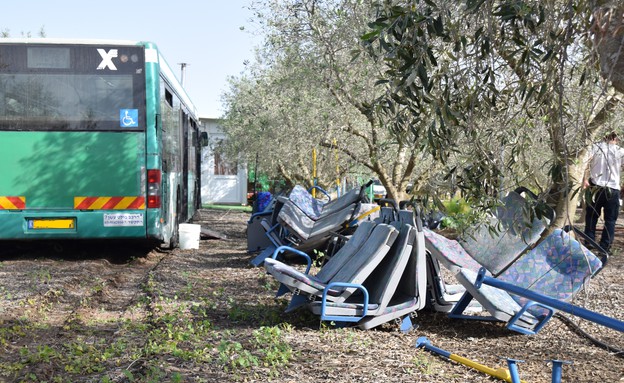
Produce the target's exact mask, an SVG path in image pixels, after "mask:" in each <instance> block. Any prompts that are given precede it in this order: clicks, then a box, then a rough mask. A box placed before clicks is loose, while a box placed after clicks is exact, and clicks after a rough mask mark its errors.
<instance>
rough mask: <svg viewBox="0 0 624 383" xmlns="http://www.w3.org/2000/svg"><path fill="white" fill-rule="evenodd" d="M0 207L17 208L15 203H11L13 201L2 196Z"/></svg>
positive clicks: (6, 208)
mask: <svg viewBox="0 0 624 383" xmlns="http://www.w3.org/2000/svg"><path fill="white" fill-rule="evenodd" d="M0 208H2V209H4V210H12V209H15V205H13V203H11V201H9V200H8V199H7V198H5V197H0Z"/></svg>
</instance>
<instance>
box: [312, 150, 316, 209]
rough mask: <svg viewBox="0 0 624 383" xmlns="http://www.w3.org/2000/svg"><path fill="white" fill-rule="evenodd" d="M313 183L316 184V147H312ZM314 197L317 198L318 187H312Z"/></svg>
mask: <svg viewBox="0 0 624 383" xmlns="http://www.w3.org/2000/svg"><path fill="white" fill-rule="evenodd" d="M312 183H313V184H314V186H316V148H314V149H312ZM312 197H314V198H316V188H314V189H312Z"/></svg>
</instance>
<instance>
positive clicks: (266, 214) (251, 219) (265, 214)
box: [247, 210, 273, 224]
mask: <svg viewBox="0 0 624 383" xmlns="http://www.w3.org/2000/svg"><path fill="white" fill-rule="evenodd" d="M271 214H273V211H272V210H271V211H263V212H260V213H254V214H252V215H251V217H249V221H247V223H248V224H250V223H252V222H253V220H254V219H255V218H257V217H266V216H269V215H271Z"/></svg>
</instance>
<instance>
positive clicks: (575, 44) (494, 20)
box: [363, 0, 621, 225]
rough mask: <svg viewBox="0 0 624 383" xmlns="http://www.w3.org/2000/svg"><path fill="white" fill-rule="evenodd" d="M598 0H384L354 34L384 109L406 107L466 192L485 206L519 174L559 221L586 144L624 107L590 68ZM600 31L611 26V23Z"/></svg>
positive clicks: (427, 146)
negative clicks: (455, 162) (362, 43)
mask: <svg viewBox="0 0 624 383" xmlns="http://www.w3.org/2000/svg"><path fill="white" fill-rule="evenodd" d="M595 7H596V4H593V3H592V2H588V1H584V0H572V1H556V0H553V1H548V2H543V1H537V0H524V1H523V0H508V1H494V0H489V1H488V0H465V1H461V2H456V1H447V0H427V1H385V2H381V3H379V4H378V11H379V13H378V16H377V18H376V20H375V21H373V22H372V23H371V24H370V30H369V31H368V32H367V33H366V34H365V35H364V36H363V37H364V39H365V40H366V41H367V44H368V52H369V53H370V54H371V55H372V56H373V57H376V58H379V57H383V58H384V60H385V62H386V63H387V65H388V69H387V70H386V71H385V73H384V76H382V77H381V81H382V82H384V84H386V94H385V96H384V98H383V100H384V103H385V104H381V105H382V109H383V111H384V112H386V113H390V114H392V113H393V110H392V107H394V106H396V105H401V106H409V108H410V110H411V112H412V113H413V120H415V121H416V126H415V128H414V129H416V130H417V132H418V136H420V137H425V139H423V149H424V150H427V151H428V152H429V153H432V154H433V155H434V156H435V158H436V159H438V160H439V161H440V162H443V163H448V162H449V160H450V159H452V158H457V157H461V158H462V161H461V162H459V164H460V166H455V167H452V168H450V169H449V170H450V173H452V174H454V175H455V176H456V178H457V180H458V185H459V186H460V187H462V188H463V190H464V192H465V193H466V195H467V196H469V197H470V198H471V199H472V200H473V201H474V202H479V203H483V204H484V205H490V203H488V199H489V200H490V202H491V201H492V200H495V199H496V198H497V197H498V195H499V194H500V193H501V192H504V191H506V190H509V189H511V188H513V187H515V186H516V185H518V184H524V185H523V186H529V187H531V188H533V189H535V190H539V191H542V196H543V197H544V200H545V201H547V202H548V203H549V204H550V205H551V206H553V207H555V210H556V213H557V217H558V219H557V221H556V222H554V225H561V224H563V222H565V221H568V220H569V219H570V218H571V215H570V214H569V212H571V211H572V212H573V211H574V205H573V204H574V203H575V198H574V197H575V195H576V193H577V191H578V185H579V181H580V178H581V176H582V172H583V170H584V167H585V161H586V157H587V150H588V147H589V145H590V144H591V143H592V142H594V141H595V140H597V139H598V138H599V137H600V136H601V135H602V134H603V133H604V132H606V131H607V130H609V129H612V127H613V126H612V125H613V122H612V121H610V120H609V118H610V117H611V116H613V114H614V113H615V112H616V111H617V110H618V109H620V108H621V102H620V95H619V94H618V93H617V92H614V91H613V88H611V87H610V84H611V82H610V81H609V80H610V79H612V78H614V77H613V75H612V73H613V71H611V76H610V77H609V78H606V77H605V76H604V74H605V70H604V69H603V71H602V75H603V76H601V72H600V70H599V65H598V63H599V59H598V58H599V55H598V54H597V53H598V51H597V50H596V49H595V48H596V45H594V44H593V40H592V39H593V37H594V36H595V35H594V34H592V32H591V31H592V28H594V29H595V28H597V26H596V23H597V22H598V19H597V18H596V17H595V16H593V15H594V12H595ZM606 13H608V12H604V11H603V13H602V14H606ZM619 16H620V19H621V12H620V15H619ZM603 24H604V23H603ZM600 30H603V31H607V32H605V34H607V35H608V34H609V33H611V34H613V32H608V31H611V26H608V27H606V26H604V25H602V26H601V27H600ZM618 33H619V32H618ZM603 61H604V60H603ZM607 67H608V64H607ZM611 67H612V68H614V66H613V64H611ZM457 143H469V145H458V144H457ZM538 213H539V211H538Z"/></svg>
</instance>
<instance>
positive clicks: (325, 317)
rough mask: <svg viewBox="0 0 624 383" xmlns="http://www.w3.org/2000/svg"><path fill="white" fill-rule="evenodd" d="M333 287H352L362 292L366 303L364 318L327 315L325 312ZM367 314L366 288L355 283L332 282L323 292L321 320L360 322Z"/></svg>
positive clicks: (364, 303) (363, 312)
mask: <svg viewBox="0 0 624 383" xmlns="http://www.w3.org/2000/svg"><path fill="white" fill-rule="evenodd" d="M332 287H352V288H356V289H358V290H362V293H363V294H364V302H363V305H364V306H363V310H362V316H359V317H347V316H339V315H325V310H326V306H327V293H328V292H329V290H330V289H331V288H332ZM367 314H368V291H367V290H366V287H364V286H362V285H358V284H355V283H344V282H332V283H330V284H328V285H327V286H326V287H325V289H324V290H323V297H322V301H321V320H324V321H337V322H359V321H360V320H361V319H362V318H364V317H365V316H366V315H367Z"/></svg>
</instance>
